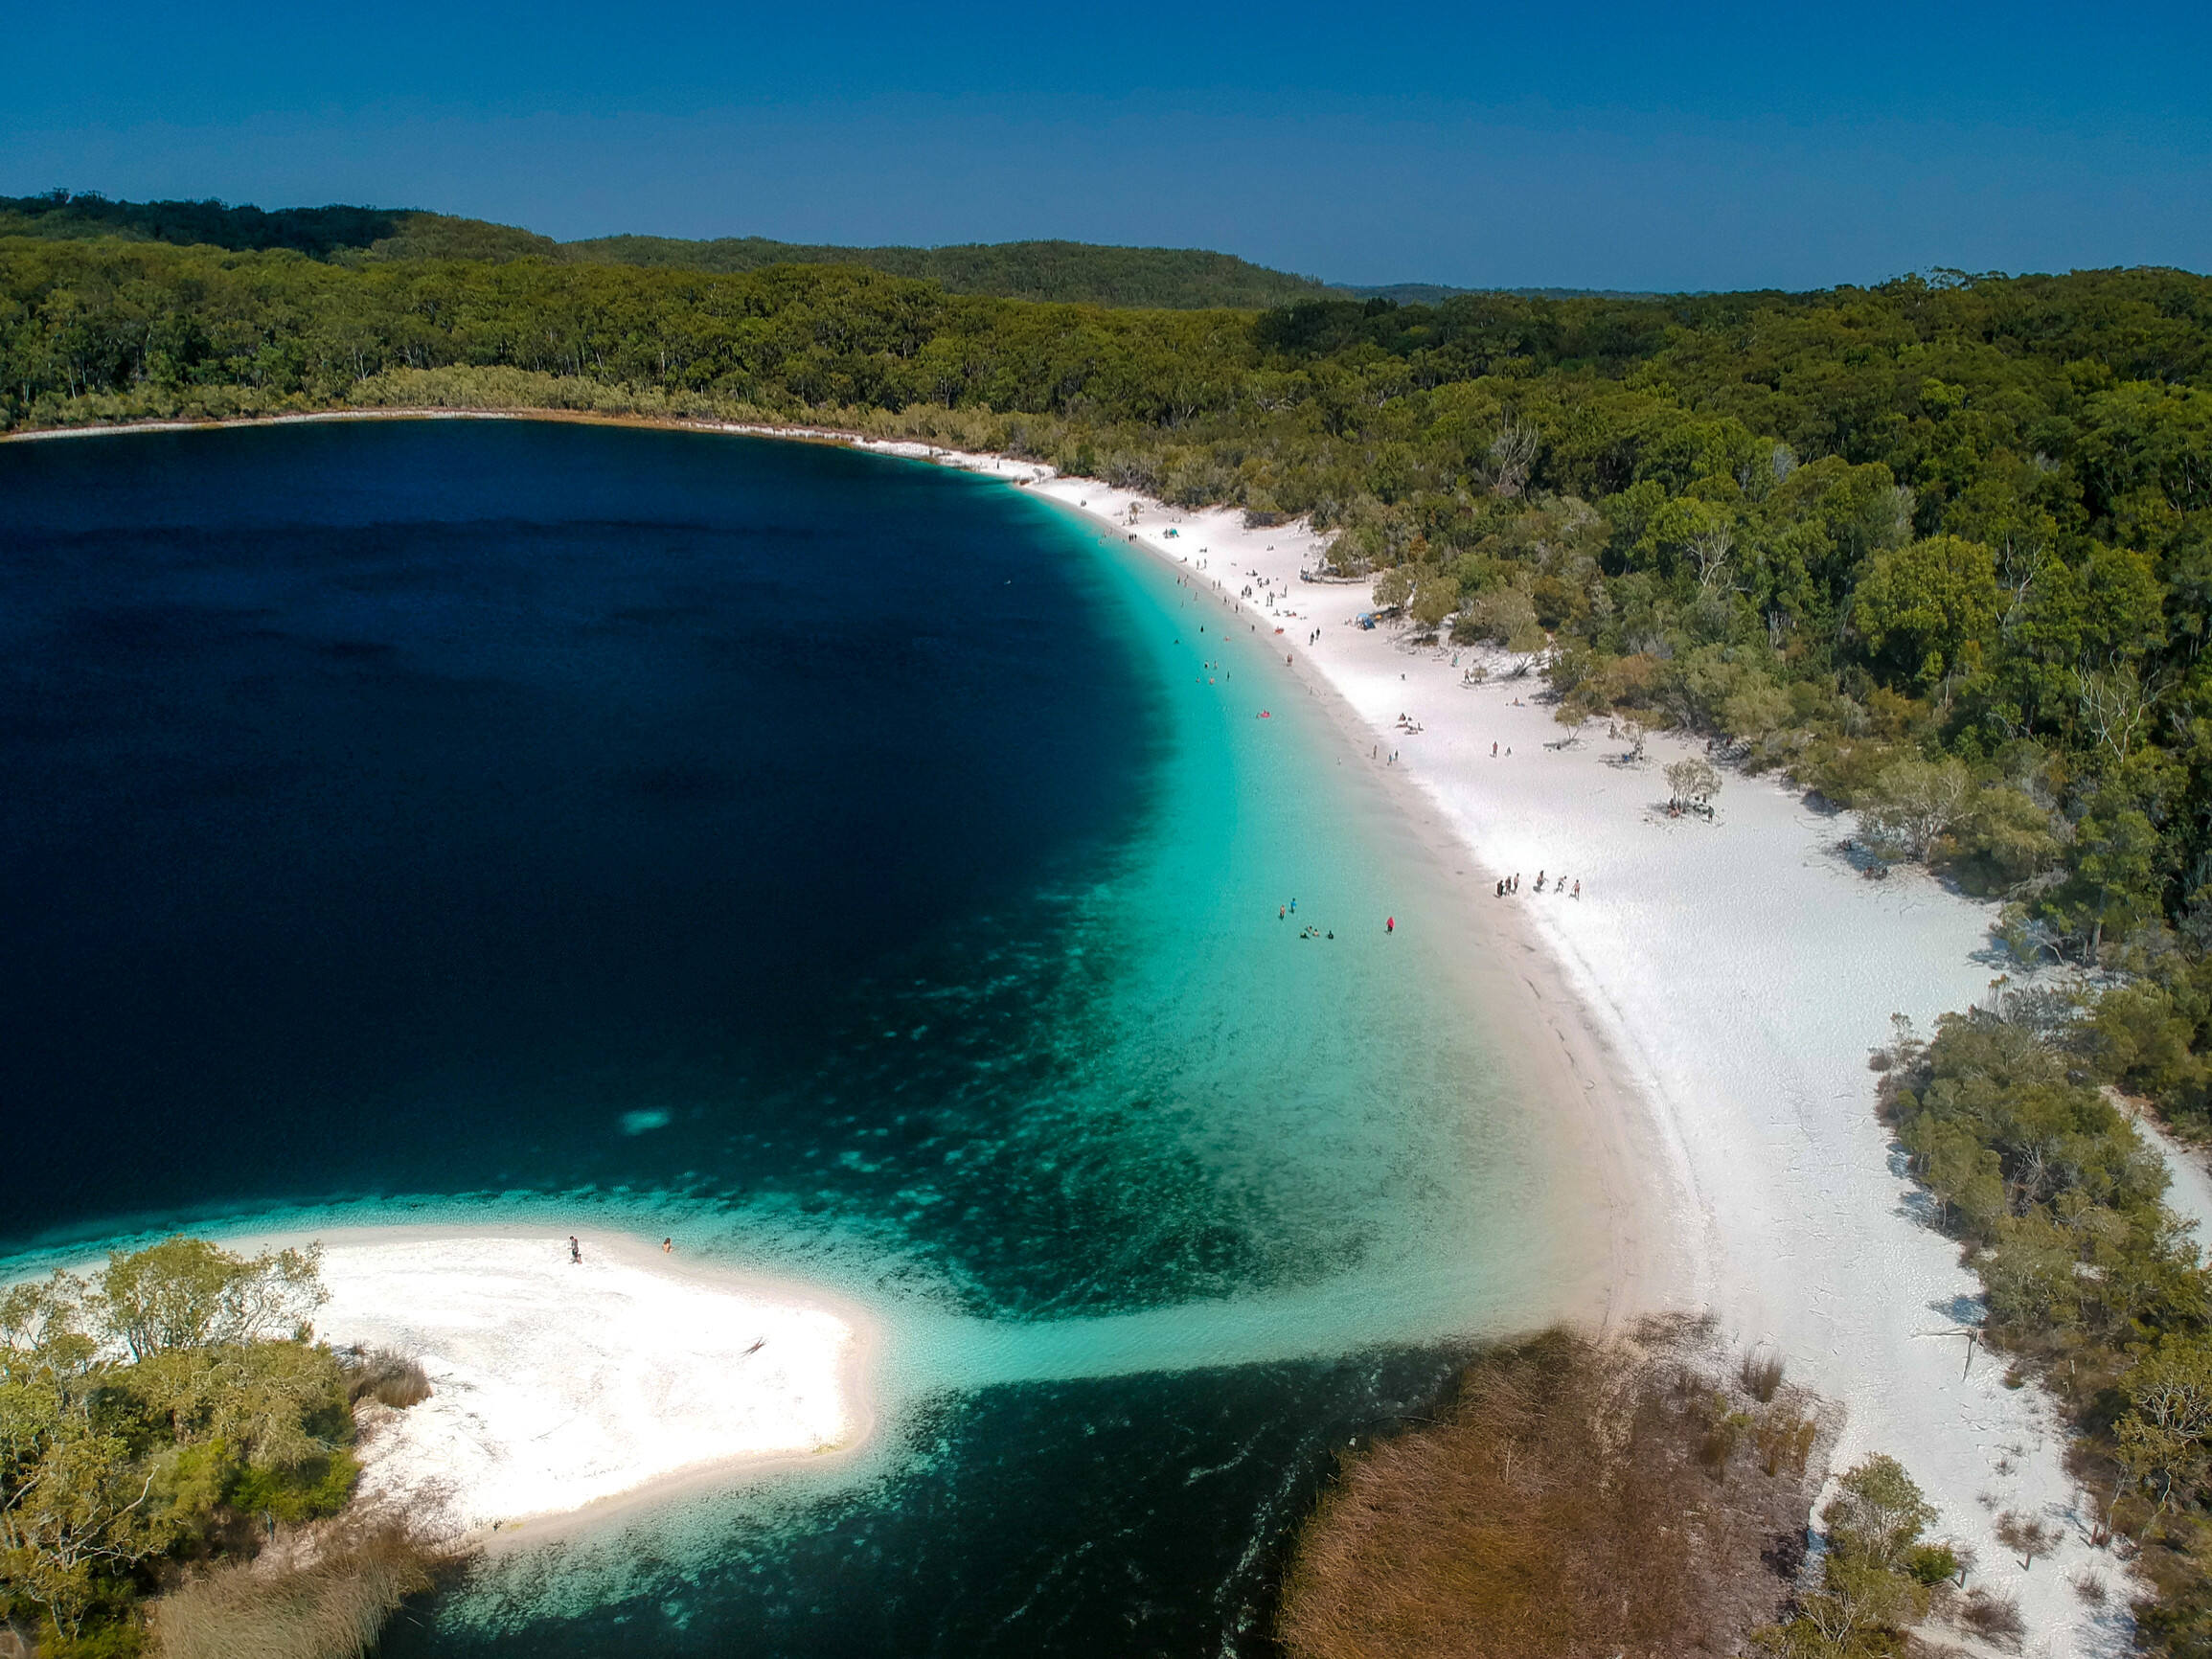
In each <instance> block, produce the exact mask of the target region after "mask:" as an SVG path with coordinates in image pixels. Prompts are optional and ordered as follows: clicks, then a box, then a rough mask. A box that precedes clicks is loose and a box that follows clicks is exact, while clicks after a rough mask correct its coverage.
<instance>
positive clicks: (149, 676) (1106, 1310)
mask: <svg viewBox="0 0 2212 1659" xmlns="http://www.w3.org/2000/svg"><path fill="white" fill-rule="evenodd" d="M1231 625H1232V624H1229V623H1228V622H1226V621H1225V619H1224V615H1223V613H1222V612H1221V610H1220V605H1219V602H1218V601H1216V600H1214V599H1212V598H1211V597H1210V596H1208V595H1205V594H1203V593H1201V591H1200V590H1199V588H1198V587H1197V585H1196V584H1195V583H1194V584H1191V585H1181V584H1178V583H1177V581H1176V580H1175V578H1174V575H1173V574H1172V573H1171V572H1169V571H1167V570H1165V569H1164V568H1155V567H1153V566H1152V565H1150V564H1146V563H1143V562H1141V560H1140V556H1138V555H1137V554H1135V553H1134V552H1133V551H1132V550H1129V549H1128V548H1127V547H1126V546H1124V545H1122V544H1121V543H1120V542H1119V541H1118V540H1117V538H1115V537H1114V536H1113V535H1111V534H1108V533H1105V532H1103V531H1100V530H1098V529H1096V528H1091V527H1086V526H1085V525H1083V524H1082V523H1079V522H1077V521H1076V520H1074V519H1072V518H1071V517H1069V516H1067V515H1065V514H1062V513H1060V512H1059V511H1056V510H1054V509H1052V508H1050V507H1049V506H1047V505H1046V504H1043V503H1041V502H1038V501H1035V500H1032V499H1030V498H1028V497H1027V496H1025V495H1023V494H1022V493H1020V492H1019V491H1017V490H1015V489H1010V488H1006V487H1004V486H1001V485H997V484H993V483H992V482H989V481H986V480H979V479H975V478H969V477H966V476H962V475H958V474H953V473H948V472H946V471H943V470H940V469H936V468H932V467H928V466H920V465H915V464H908V463H898V462H891V461H887V460H884V459H881V458H877V457H867V456H861V455H855V454H852V453H849V452H846V451H843V450H838V449H831V448H825V447H815V446H807V445H797V444H787V443H765V442H758V441H745V440H733V439H729V438H724V437H715V436H707V435H699V434H683V433H667V432H650V431H635V430H627V429H615V428H605V427H588V426H576V425H561V424H548V423H535V422H505V421H500V422H492V421H438V422H427V421H404V422H379V423H358V424H345V425H303V426H290V427H284V428H276V429H261V430H247V431H231V432H221V433H182V434H173V435H139V436H133V437H130V438H126V439H113V440H102V441H98V442H63V443H31V444H10V445H5V446H0V940H4V941H5V945H6V948H5V950H4V951H0V1134H4V1136H5V1153H6V1155H5V1159H4V1161H5V1163H6V1165H7V1166H8V1168H9V1169H10V1170H11V1172H12V1173H13V1174H14V1175H15V1179H13V1180H11V1183H10V1191H11V1200H10V1204H9V1207H8V1209H7V1210H6V1212H5V1213H4V1214H0V1248H7V1249H15V1250H29V1249H34V1248H53V1247H56V1246H58V1245H62V1244H66V1243H70V1242H73V1241H76V1240H94V1239H104V1238H109V1237H113V1236H115V1235H117V1234H119V1233H123V1232H127V1231H131V1230H134V1229H140V1228H146V1227H152V1226H163V1225H171V1224H190V1223H195V1222H206V1223H213V1222H215V1221H217V1220H220V1219H242V1218H248V1217H266V1216H276V1215H279V1214H286V1215H289V1214H296V1213H300V1212H307V1213H309V1214H315V1213H322V1212H325V1211H328V1212H329V1213H331V1214H333V1215H338V1214H357V1215H359V1216H364V1217H366V1216H380V1215H384V1214H386V1213H389V1212H394V1211H405V1212H407V1213H410V1214H422V1213H425V1212H427V1211H430V1210H435V1211H437V1212H438V1213H439V1214H441V1215H461V1216H467V1215H472V1214H482V1215H492V1214H498V1213H502V1212H503V1211H506V1210H514V1209H517V1208H520V1209H522V1210H527V1211H529V1212H530V1213H533V1214H544V1213H546V1212H547V1211H548V1210H551V1211H554V1212H558V1213H560V1214H574V1213H575V1212H576V1211H577V1210H578V1209H581V1208H583V1207H587V1206H588V1207H592V1208H594V1209H595V1210H597V1211H598V1212H601V1213H602V1214H603V1215H604V1217H605V1218H607V1219H610V1220H614V1221H619V1222H622V1223H624V1224H634V1225H635V1226H636V1227H637V1229H638V1230H639V1231H640V1232H645V1233H648V1234H654V1233H658V1232H659V1231H662V1230H664V1229H666V1228H672V1227H676V1226H682V1227H684V1228H685V1229H686V1230H687V1239H692V1240H697V1241H698V1243H699V1246H700V1247H701V1248H703V1249H706V1250H708V1251H709V1252H715V1251H719V1252H721V1253H723V1254H725V1255H727V1256H729V1257H730V1258H731V1259H733V1260H741V1261H753V1262H765V1263H769V1264H773V1265H776V1266H779V1267H781V1268H786V1269H789V1270H793V1271H798V1272H809V1271H811V1272H815V1273H818V1274H820V1275H821V1276H822V1277H824V1278H826V1279H829V1280H832V1281H833V1282H835V1283H836V1284H838V1285H839V1286H840V1287H842V1288H845V1289H847V1290H848V1291H851V1292H854V1293H856V1294H861V1295H864V1296H868V1297H872V1298H874V1299H877V1300H878V1301H879V1302H881V1303H883V1304H884V1305H885V1306H889V1307H928V1308H930V1309H932V1310H935V1311H937V1312H939V1313H944V1314H957V1315H959V1317H960V1319H961V1320H964V1321H966V1322H967V1324H965V1325H962V1326H960V1327H959V1329H973V1330H976V1331H987V1332H990V1333H992V1341H991V1342H989V1343H985V1342H983V1341H981V1340H978V1341H977V1342H976V1343H975V1344H973V1345H972V1352H971V1353H970V1354H969V1357H967V1358H965V1359H964V1358H962V1357H961V1355H960V1354H959V1353H953V1354H951V1355H950V1356H949V1357H948V1356H947V1354H946V1353H944V1352H938V1353H933V1354H932V1355H930V1356H928V1357H927V1358H926V1359H924V1357H921V1356H915V1357H912V1358H911V1359H910V1360H908V1361H907V1363H909V1364H911V1365H913V1366H915V1367H918V1368H922V1369H923V1370H924V1371H925V1372H926V1378H927V1384H928V1386H921V1385H917V1389H916V1391H915V1398H922V1399H924V1402H925V1403H924V1404H923V1405H921V1406H918V1407H917V1408H916V1409H915V1410H914V1411H913V1412H912V1413H911V1414H910V1416H909V1417H908V1419H907V1420H904V1421H902V1422H901V1423H899V1424H897V1425H894V1428H893V1430H892V1431H891V1432H892V1433H893V1436H894V1439H895V1441H896V1450H895V1452H894V1454H892V1455H889V1456H888V1457H887V1458H886V1459H885V1461H884V1466H883V1469H882V1471H881V1472H880V1473H879V1475H878V1477H876V1478H873V1479H872V1480H871V1481H870V1482H869V1483H867V1484H866V1485H865V1486H864V1488H863V1489H859V1490H850V1489H847V1490H840V1491H838V1492H836V1493H834V1494H829V1493H824V1494H821V1495H819V1496H818V1497H814V1498H811V1499H810V1498H809V1497H808V1496H807V1495H806V1494H805V1493H804V1492H800V1493H798V1494H797V1495H796V1496H794V1495H792V1494H791V1493H788V1492H787V1493H785V1494H783V1496H782V1497H781V1498H779V1500H778V1501H777V1502H776V1503H775V1504H774V1505H767V1504H765V1503H761V1504H753V1505H751V1507H748V1500H746V1499H745V1498H744V1497H743V1496H742V1494H741V1495H739V1496H738V1497H736V1498H733V1499H732V1500H731V1501H730V1502H729V1503H728V1504H725V1505H723V1506H722V1507H721V1508H720V1509H718V1510H717V1511H714V1512H713V1513H712V1514H709V1515H707V1516H705V1517H704V1518H702V1519H697V1520H696V1521H694V1522H692V1523H689V1524H688V1525H689V1530H688V1532H687V1533H686V1534H685V1535H684V1536H683V1537H682V1538H680V1539H677V1538H674V1537H673V1536H669V1537H660V1538H657V1539H656V1538H655V1537H654V1536H652V1535H650V1534H651V1530H650V1528H649V1529H646V1531H645V1532H644V1533H643V1534H639V1535H638V1536H636V1537H633V1538H631V1539H630V1540H628V1542H627V1545H626V1548H627V1550H628V1557H627V1559H626V1560H625V1561H624V1563H623V1564H622V1566H621V1569H620V1571H611V1570H608V1569H607V1568H606V1567H605V1565H604V1562H602V1563H601V1564H600V1565H599V1566H598V1567H597V1568H595V1569H594V1570H592V1571H590V1572H586V1571H585V1570H584V1569H583V1567H582V1564H575V1565H576V1570H575V1571H574V1572H571V1573H564V1572H563V1570H562V1569H561V1568H560V1566H559V1562H558V1561H556V1562H555V1564H554V1566H553V1567H552V1568H550V1569H549V1570H548V1571H547V1572H546V1574H545V1575H544V1578H545V1581H544V1582H541V1583H538V1584H536V1585H533V1584H532V1583H531V1582H529V1581H528V1580H527V1579H526V1578H524V1579H516V1578H515V1577H513V1575H510V1577H509V1578H508V1579H506V1580H505V1581H503V1582H502V1583H500V1584H498V1585H494V1586H491V1587H490V1588H484V1587H479V1588H478V1589H477V1590H476V1591H473V1592H469V1593H465V1594H462V1595H460V1596H456V1597H449V1598H447V1599H445V1600H444V1601H442V1602H437V1603H435V1604H433V1605H431V1606H428V1607H425V1608H422V1609H418V1610H415V1611H413V1612H411V1613H410V1615H409V1618H408V1620H407V1621H406V1622H404V1623H403V1624H402V1625H401V1626H400V1627H399V1629H397V1630H396V1631H395V1633H394V1635H393V1637H392V1639H391V1642H390V1647H391V1648H392V1649H393V1650H395V1651H398V1652H402V1653H419V1652H420V1653H429V1652H440V1653H443V1652H473V1651H479V1650H494V1649H496V1650H501V1651H513V1652H515V1653H535V1652H545V1651H553V1650H556V1649H560V1650H566V1649H565V1648H563V1645H564V1644H567V1643H570V1642H582V1643H584V1644H585V1645H586V1646H587V1647H588V1648H592V1649H593V1650H604V1649H608V1648H613V1647H617V1646H619V1648H621V1650H623V1651H626V1652H637V1653H671V1654H674V1653H687V1654H688V1653H695V1652H696V1653H710V1652H722V1651H734V1650H739V1649H742V1650H744V1651H746V1652H748V1653H757V1654H790V1655H831V1654H836V1655H844V1654H854V1655H858V1654H872V1655H884V1654H907V1653H913V1654H924V1653H929V1654H937V1653H944V1654H970V1653H1007V1654H1026V1653H1046V1652H1050V1653H1065V1654H1077V1653H1097V1654H1102V1655H1104V1654H1134V1653H1162V1654H1178V1655H1180V1654H1198V1653H1219V1652H1237V1651H1245V1650H1250V1651H1255V1652H1256V1651H1260V1650H1262V1649H1263V1648H1264V1647H1265V1639H1264V1633H1263V1632H1264V1622H1265V1615H1266V1602H1267V1594H1268V1583H1269V1579H1270V1575H1271V1573H1272V1571H1273V1567H1274V1564H1275V1560H1276V1557H1277V1554H1278V1552H1279V1549H1280V1545H1281V1540H1282V1538H1283V1536H1284V1534H1285V1531H1286V1529H1287V1528H1288V1526H1289V1525H1290V1524H1291V1523H1292V1522H1293V1521H1294V1519H1295V1517H1296V1515H1297V1514H1298V1512H1299V1511H1300V1510H1301V1508H1302V1506H1303V1505H1304V1504H1305V1503H1306V1502H1308V1501H1309V1500H1310V1497H1311V1492H1312V1490H1313V1489H1314V1487H1315V1484H1316V1483H1317V1481H1318V1480H1319V1479H1320V1478H1321V1477H1322V1475H1323V1473H1324V1472H1325V1469H1326V1467H1327V1465H1328V1460H1329V1458H1330V1456H1331V1455H1332V1454H1333V1452H1334V1450H1335V1449H1336V1448H1338V1447H1340V1446H1341V1445H1343V1444H1344V1443H1345V1442H1346V1440H1347V1438H1348V1437H1350V1436H1352V1435H1355V1434H1357V1433H1361V1432H1363V1431H1364V1429H1365V1428H1366V1427H1367V1426H1370V1425H1372V1424H1375V1423H1378V1422H1381V1421H1387V1420H1390V1418H1391V1417H1392V1416H1393V1414H1395V1413H1397V1412H1400V1411H1402V1410H1404V1409H1407V1408H1408V1407H1409V1406H1410V1405H1412V1404H1415V1403H1417V1402H1418V1401H1419V1400H1421V1399H1423V1398H1426V1396H1427V1395H1428V1393H1429V1392H1430V1391H1432V1390H1433V1389H1434V1387H1435V1386H1436V1385H1437V1382H1438V1380H1439V1379H1440V1378H1441V1377H1442V1376H1443V1375H1445V1372H1446V1371H1447V1369H1448V1365H1449V1362H1450V1356H1451V1353H1452V1352H1453V1346H1452V1344H1453V1340H1454V1339H1455V1338H1457V1337H1459V1336H1462V1335H1464V1334H1466V1333H1469V1332H1471V1331H1474V1330H1477V1329H1482V1328H1484V1327H1485V1324H1486V1321H1492V1320H1495V1319H1497V1318H1501V1317H1505V1314H1504V1313H1503V1311H1501V1310H1503V1309H1506V1308H1509V1307H1517V1306H1519V1305H1520V1300H1521V1299H1524V1298H1525V1297H1526V1296H1528V1295H1530V1294H1533V1291H1532V1289H1531V1287H1532V1286H1534V1285H1538V1284H1540V1282H1541V1281H1542V1279H1543V1276H1544V1274H1545V1273H1546V1272H1547V1271H1548V1270H1549V1264H1550V1258H1549V1257H1548V1255H1547V1253H1546V1250H1545V1246H1544V1240H1543V1239H1542V1236H1541V1235H1542V1229H1541V1226H1540V1225H1539V1224H1536V1223H1535V1222H1533V1221H1532V1217H1534V1216H1536V1215H1537V1214H1538V1212H1539V1210H1540V1207H1541V1202H1542V1199H1543V1195H1544V1193H1545V1191H1546V1186H1545V1183H1546V1179H1547V1176H1546V1173H1545V1168H1544V1165H1543V1161H1542V1157H1541V1155H1540V1151H1539V1148H1538V1147H1537V1146H1536V1145H1535V1144H1534V1137H1533V1136H1532V1135H1530V1134H1529V1133H1528V1132H1527V1131H1526V1129H1525V1126H1524V1125H1519V1123H1518V1121H1517V1119H1516V1115H1515V1114H1514V1113H1513V1112H1511V1111H1510V1110H1508V1109H1507V1104H1508V1103H1507V1102H1502V1101H1501V1100H1500V1099H1499V1098H1498V1095H1497V1090H1496V1088H1495V1087H1494V1084H1493V1083H1492V1082H1491V1081H1490V1078H1491V1068H1490V1066H1489V1063H1488V1057H1487V1052H1486V1050H1485V1048H1484V1043H1483V1039H1482V1037H1481V1035H1480V1034H1479V1033H1478V1032H1476V1031H1474V1030H1472V1029H1471V1026H1470V1022H1469V1021H1468V1020H1467V1018H1466V1011H1465V1008H1464V1005H1463V1004H1462V1003H1460V1002H1458V1001H1456V1000H1455V995H1456V993H1455V990H1454V988H1453V985H1452V983H1451V979H1450V973H1449V970H1448V963H1446V962H1445V960H1444V959H1443V957H1442V956H1440V955H1438V954H1436V953H1435V952H1434V951H1433V950H1432V949H1431V948H1430V947H1429V946H1427V945H1425V944H1424V943H1423V941H1422V939H1421V937H1420V930H1419V928H1418V927H1417V926H1416V927H1405V926H1402V927H1401V929H1400V933H1399V934H1398V936H1396V937H1395V938H1394V939H1387V940H1386V939H1385V937H1384V936H1382V935H1381V934H1380V931H1379V929H1378V927H1377V925H1376V924H1377V922H1378V920H1379V919H1380V916H1381V915H1383V914H1385V913H1386V912H1395V913H1397V914H1399V915H1401V916H1402V917H1406V916H1409V915H1416V914H1418V913H1419V909H1420V906H1419V903H1418V900H1417V898H1416V897H1415V896H1414V895H1413V894H1412V893H1411V892H1410V891H1409V889H1408V888H1407V886H1406V882H1407V881H1408V880H1409V879H1410V878H1409V877H1407V876H1405V875H1403V874H1402V872H1400V871H1398V870H1397V869H1396V868H1395V867H1394V866H1393V865H1392V863H1391V861H1390V859H1389V858H1388V857H1386V856H1384V855H1383V854H1382V853H1381V852H1378V850H1377V848H1376V846H1375V845H1374V844H1373V841H1372V838H1371V836H1370V830H1371V829H1372V826H1371V825H1370V824H1369V823H1368V821H1367V820H1366V819H1365V818H1364V817H1363V816H1362V812H1363V808H1362V807H1361V806H1360V804H1359V799H1358V797H1357V793H1356V791H1354V790H1353V789H1352V788H1351V786H1350V784H1348V782H1347V780H1346V779H1345V777H1344V776H1343V775H1342V773H1341V771H1340V769H1339V768H1338V762H1337V761H1336V760H1335V759H1334V750H1333V749H1332V748H1331V747H1330V746H1329V744H1328V742H1327V741H1325V739H1324V735H1323V734H1322V733H1321V732H1320V730H1319V725H1320V719H1319V716H1318V715H1317V714H1315V713H1313V712H1312V711H1311V709H1310V708H1308V707H1306V706H1304V705H1302V704H1299V703H1297V702H1295V701H1293V699H1294V698H1296V697H1300V696H1302V695H1303V693H1298V692H1297V691H1296V690H1295V688H1294V687H1293V686H1292V685H1291V684H1290V683H1288V681H1287V680H1286V679H1285V678H1284V677H1283V676H1281V675H1280V674H1279V673H1278V672H1277V671H1276V670H1274V669H1272V668H1271V667H1270V665H1271V664H1273V662H1274V659H1273V658H1272V656H1271V655H1269V654H1268V653H1267V652H1266V650H1265V649H1263V648H1262V645H1261V643H1260V642H1259V641H1258V640H1256V639H1251V638H1247V637H1239V638H1225V637H1224V629H1225V627H1227V626H1231ZM1235 626H1238V627H1242V625H1241V624H1237V625H1235ZM1200 629H1204V630H1205V631H1204V632H1200V631H1199V630H1200ZM1265 705H1272V707H1271V709H1270V714H1271V716H1272V717H1271V718H1270V719H1269V720H1267V721H1266V722H1261V721H1258V720H1257V719H1256V718H1255V716H1256V714H1257V711H1258V708H1259V707H1260V706H1265ZM1288 897H1298V898H1300V899H1301V915H1302V916H1305V917H1311V918H1312V919H1313V920H1315V921H1316V922H1327V923H1329V924H1331V925H1332V926H1333V927H1334V928H1336V929H1340V930H1341V932H1340V937H1339V938H1338V939H1337V940H1335V941H1332V942H1330V943H1328V944H1327V945H1320V944H1312V945H1308V944H1306V943H1304V942H1298V943H1292V940H1293V937H1294V936H1293V934H1292V933H1291V931H1290V930H1289V929H1287V928H1286V927H1284V925H1283V924H1282V923H1280V922H1279V921H1278V920H1277V916H1276V909H1277V905H1278V903H1280V902H1281V901H1282V900H1283V899H1285V898H1288ZM347 1207H350V1208H347ZM1002 1338H1003V1340H1001V1339H1002ZM949 1346H951V1347H952V1348H958V1347H959V1344H958V1343H953V1344H950V1345H949ZM986 1354H988V1357H986ZM896 1358H897V1356H895V1359H896ZM555 1579H565V1581H564V1582H554V1581H553V1580H555ZM580 1584H587V1585H588V1586H589V1588H588V1589H587V1590H584V1591H581V1592H580V1591H579V1589H578V1586H579V1585H580Z"/></svg>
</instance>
